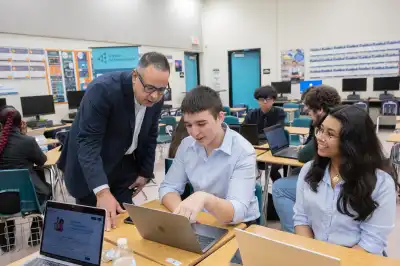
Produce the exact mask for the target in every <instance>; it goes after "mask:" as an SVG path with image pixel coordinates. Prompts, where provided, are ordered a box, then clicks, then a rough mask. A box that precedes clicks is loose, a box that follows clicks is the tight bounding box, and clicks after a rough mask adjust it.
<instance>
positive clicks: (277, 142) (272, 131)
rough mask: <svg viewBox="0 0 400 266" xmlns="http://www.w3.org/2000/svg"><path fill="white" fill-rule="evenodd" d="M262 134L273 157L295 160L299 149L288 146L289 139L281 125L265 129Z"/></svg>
mask: <svg viewBox="0 0 400 266" xmlns="http://www.w3.org/2000/svg"><path fill="white" fill-rule="evenodd" d="M264 133H265V138H266V139H267V142H268V144H269V149H270V150H271V153H272V155H273V156H276V157H283V158H290V159H296V160H297V158H298V153H299V149H298V148H297V147H294V146H291V147H290V146H289V139H288V138H287V137H286V134H285V130H284V128H283V127H282V126H281V125H275V126H272V127H268V128H265V129H264Z"/></svg>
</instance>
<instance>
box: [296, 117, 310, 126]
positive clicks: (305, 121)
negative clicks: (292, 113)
mask: <svg viewBox="0 0 400 266" xmlns="http://www.w3.org/2000/svg"><path fill="white" fill-rule="evenodd" d="M311 122H312V119H311V117H298V118H295V119H294V120H293V123H292V126H293V127H310V125H311Z"/></svg>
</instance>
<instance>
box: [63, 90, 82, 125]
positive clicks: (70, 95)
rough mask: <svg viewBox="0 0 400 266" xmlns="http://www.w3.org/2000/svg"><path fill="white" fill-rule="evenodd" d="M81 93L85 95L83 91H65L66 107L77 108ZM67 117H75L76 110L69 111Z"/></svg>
mask: <svg viewBox="0 0 400 266" xmlns="http://www.w3.org/2000/svg"><path fill="white" fill-rule="evenodd" d="M83 95H85V91H67V99H68V109H69V110H74V109H79V106H80V104H81V101H82V98H83ZM68 117H69V118H70V119H75V117H76V112H71V113H69V114H68Z"/></svg>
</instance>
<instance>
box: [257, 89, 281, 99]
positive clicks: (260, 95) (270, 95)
mask: <svg viewBox="0 0 400 266" xmlns="http://www.w3.org/2000/svg"><path fill="white" fill-rule="evenodd" d="M276 97H278V93H277V92H276V90H275V88H274V87H272V86H269V85H268V86H262V87H260V88H258V89H256V90H255V92H254V99H256V100H258V99H274V100H276Z"/></svg>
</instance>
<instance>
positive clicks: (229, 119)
mask: <svg viewBox="0 0 400 266" xmlns="http://www.w3.org/2000/svg"><path fill="white" fill-rule="evenodd" d="M224 122H225V123H227V124H228V125H232V124H239V118H237V117H236V116H232V115H227V116H225V119H224Z"/></svg>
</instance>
